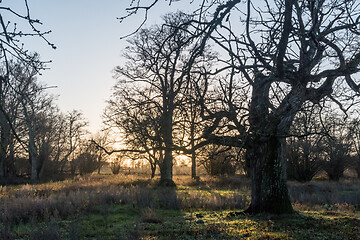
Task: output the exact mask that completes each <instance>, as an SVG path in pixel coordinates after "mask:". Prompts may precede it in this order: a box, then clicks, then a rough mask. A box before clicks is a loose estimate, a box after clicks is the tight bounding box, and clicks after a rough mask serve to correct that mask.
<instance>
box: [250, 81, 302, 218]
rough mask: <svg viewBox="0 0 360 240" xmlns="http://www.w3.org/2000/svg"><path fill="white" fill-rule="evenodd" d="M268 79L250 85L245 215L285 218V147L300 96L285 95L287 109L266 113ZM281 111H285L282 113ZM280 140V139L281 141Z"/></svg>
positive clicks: (287, 202)
mask: <svg viewBox="0 0 360 240" xmlns="http://www.w3.org/2000/svg"><path fill="white" fill-rule="evenodd" d="M269 80H271V79H268V78H267V77H265V76H261V75H259V77H258V78H256V81H255V82H254V85H253V92H252V99H251V100H252V101H251V105H250V114H249V123H250V130H249V132H250V136H249V139H248V141H247V143H246V158H247V159H246V161H248V162H249V163H250V169H251V180H252V181H251V182H252V189H251V205H250V207H249V208H248V210H247V212H249V213H252V214H256V213H261V212H268V213H275V214H288V213H292V212H293V208H292V205H291V202H290V198H289V195H288V189H287V183H286V166H285V157H286V155H285V147H286V139H285V137H284V136H286V134H288V132H289V129H290V126H291V123H292V120H293V118H294V116H295V114H296V112H297V110H298V109H299V108H300V106H301V104H302V99H301V98H302V95H303V93H302V92H301V91H299V93H297V92H294V93H291V94H289V95H291V96H294V100H293V99H290V98H289V99H285V100H284V102H287V103H290V102H291V104H288V105H286V104H285V105H284V106H279V108H278V109H276V110H275V111H272V112H270V111H269V109H270V107H269V89H270V84H271V81H269ZM282 109H285V110H282ZM281 136H282V137H281Z"/></svg>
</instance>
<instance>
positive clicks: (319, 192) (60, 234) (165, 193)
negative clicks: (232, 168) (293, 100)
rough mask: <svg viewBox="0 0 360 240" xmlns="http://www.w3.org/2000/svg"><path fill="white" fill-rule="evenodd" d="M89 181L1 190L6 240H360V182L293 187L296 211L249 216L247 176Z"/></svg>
mask: <svg viewBox="0 0 360 240" xmlns="http://www.w3.org/2000/svg"><path fill="white" fill-rule="evenodd" d="M157 181H158V179H153V180H150V179H149V177H148V175H143V174H135V173H133V174H126V173H124V172H122V173H120V174H119V175H110V174H102V175H97V174H93V175H87V176H78V177H75V178H71V179H67V180H63V181H54V182H46V183H37V184H18V185H7V186H2V187H0V239H4V240H5V239H359V236H360V184H359V183H360V182H359V181H358V180H356V179H345V180H343V181H341V182H329V181H326V180H322V179H318V180H313V181H312V182H308V183H297V182H289V191H290V196H291V200H292V202H293V206H294V209H295V210H296V213H295V214H293V215H282V216H276V215H269V214H260V215H255V216H249V215H246V214H244V213H243V210H244V209H245V208H246V207H247V206H248V204H249V201H250V194H251V189H250V181H249V179H247V178H245V177H242V176H229V177H221V178H213V177H208V176H205V175H204V176H201V177H200V180H198V181H196V180H192V179H191V178H190V176H188V175H179V176H175V177H174V181H175V183H176V184H177V187H176V188H162V187H158V186H157Z"/></svg>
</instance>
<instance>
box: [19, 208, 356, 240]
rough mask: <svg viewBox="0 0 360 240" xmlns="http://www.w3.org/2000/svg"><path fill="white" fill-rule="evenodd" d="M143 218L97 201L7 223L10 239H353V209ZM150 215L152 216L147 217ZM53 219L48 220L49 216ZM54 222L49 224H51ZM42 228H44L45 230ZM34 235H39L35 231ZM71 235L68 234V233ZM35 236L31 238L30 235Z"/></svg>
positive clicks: (171, 213) (170, 213)
mask: <svg viewBox="0 0 360 240" xmlns="http://www.w3.org/2000/svg"><path fill="white" fill-rule="evenodd" d="M152 211H154V212H153V213H152V214H155V216H152V217H153V218H155V219H148V218H147V219H146V221H144V216H143V214H144V213H143V210H142V209H137V208H134V207H133V206H129V205H104V206H97V207H95V208H94V209H93V210H92V211H89V212H86V213H82V214H80V215H78V216H76V218H74V219H69V220H59V219H58V220H57V222H56V223H55V224H54V223H51V222H50V223H49V222H48V223H41V224H35V223H28V224H25V225H22V226H16V227H14V228H13V232H14V236H15V238H19V239H24V238H25V239H26V238H27V237H29V236H30V237H31V236H33V235H34V229H35V231H36V236H37V237H39V236H40V237H41V234H48V233H49V232H50V231H54V229H55V231H57V233H58V235H59V236H61V238H60V239H299V240H300V239H357V238H358V236H359V234H360V216H359V214H358V213H357V214H341V213H338V212H332V211H325V210H324V211H300V212H298V213H297V214H295V215H285V216H276V215H256V216H246V215H243V214H241V212H235V211H230V210H226V211H194V212H191V211H181V210H166V209H154V210H152ZM151 220H156V221H151ZM52 221H54V220H52ZM54 225H55V227H54ZM46 228H48V230H46ZM39 234H40V235H39ZM70 234H72V235H70ZM34 239H35V238H34Z"/></svg>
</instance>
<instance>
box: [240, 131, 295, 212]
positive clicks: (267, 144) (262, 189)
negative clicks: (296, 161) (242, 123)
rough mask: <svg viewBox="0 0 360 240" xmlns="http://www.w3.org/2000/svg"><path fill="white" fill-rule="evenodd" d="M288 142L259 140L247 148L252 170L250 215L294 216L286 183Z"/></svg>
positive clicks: (271, 139)
mask: <svg viewBox="0 0 360 240" xmlns="http://www.w3.org/2000/svg"><path fill="white" fill-rule="evenodd" d="M285 145H286V142H285V139H281V138H279V137H276V136H271V137H269V138H268V139H267V140H262V139H260V137H256V138H255V139H254V140H253V141H252V142H251V143H250V147H249V148H248V149H247V153H246V157H247V158H249V159H248V160H249V161H250V163H251V164H250V167H251V180H252V182H251V187H252V189H251V205H250V207H249V208H248V210H247V212H249V213H252V214H256V213H261V212H268V213H275V214H284V213H292V212H293V208H292V205H291V202H290V199H289V195H288V189H287V184H286V167H285Z"/></svg>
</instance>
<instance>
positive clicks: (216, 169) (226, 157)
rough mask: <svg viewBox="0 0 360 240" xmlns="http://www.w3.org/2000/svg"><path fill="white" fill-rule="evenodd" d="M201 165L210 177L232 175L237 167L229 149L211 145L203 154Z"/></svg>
mask: <svg viewBox="0 0 360 240" xmlns="http://www.w3.org/2000/svg"><path fill="white" fill-rule="evenodd" d="M201 164H202V165H203V166H204V167H205V170H206V172H207V173H208V174H209V175H211V176H222V175H234V174H235V172H236V165H237V164H236V159H235V156H233V155H232V154H231V152H230V149H226V148H222V147H218V146H213V145H211V146H209V147H208V148H207V149H206V150H205V151H204V152H203V160H202V161H201Z"/></svg>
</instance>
